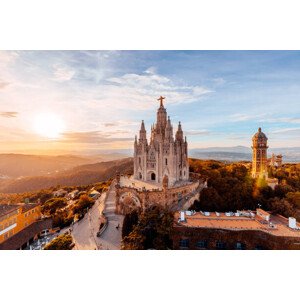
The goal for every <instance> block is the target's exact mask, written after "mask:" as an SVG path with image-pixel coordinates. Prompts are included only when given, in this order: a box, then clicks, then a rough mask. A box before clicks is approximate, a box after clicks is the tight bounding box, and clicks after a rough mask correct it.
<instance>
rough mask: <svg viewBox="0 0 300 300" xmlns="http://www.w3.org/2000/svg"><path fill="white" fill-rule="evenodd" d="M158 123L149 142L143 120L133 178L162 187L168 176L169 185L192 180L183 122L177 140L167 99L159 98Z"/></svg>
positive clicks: (135, 153) (136, 146) (135, 152)
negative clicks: (168, 113) (165, 104)
mask: <svg viewBox="0 0 300 300" xmlns="http://www.w3.org/2000/svg"><path fill="white" fill-rule="evenodd" d="M158 100H159V101H160V106H159V108H158V110H157V120H156V124H154V125H152V126H151V136H150V141H149V142H148V139H147V133H146V129H145V124H144V121H142V124H141V129H140V134H139V139H137V136H136V137H135V142H134V179H137V180H142V181H149V182H153V183H158V184H162V182H163V178H164V176H165V175H166V176H167V178H168V184H169V185H170V186H172V185H174V184H175V183H178V182H182V181H188V180H189V164H188V144H187V141H186V137H185V138H184V137H183V131H182V128H181V123H180V122H179V124H178V129H177V132H176V135H175V138H174V135H173V126H172V123H171V120H170V117H167V112H166V109H165V107H164V105H163V100H164V97H160V98H159V99H158Z"/></svg>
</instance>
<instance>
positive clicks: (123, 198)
mask: <svg viewBox="0 0 300 300" xmlns="http://www.w3.org/2000/svg"><path fill="white" fill-rule="evenodd" d="M119 199H120V200H119V203H120V206H121V212H122V214H127V213H129V212H131V211H132V210H134V209H137V210H140V209H142V204H141V201H140V199H139V197H138V196H137V195H136V194H135V193H132V192H124V193H123V194H121V195H120V198H119Z"/></svg>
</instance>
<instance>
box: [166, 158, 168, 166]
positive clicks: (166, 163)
mask: <svg viewBox="0 0 300 300" xmlns="http://www.w3.org/2000/svg"><path fill="white" fill-rule="evenodd" d="M167 165H168V159H167V158H166V166H167Z"/></svg>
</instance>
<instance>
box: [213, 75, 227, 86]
mask: <svg viewBox="0 0 300 300" xmlns="http://www.w3.org/2000/svg"><path fill="white" fill-rule="evenodd" d="M212 81H213V82H214V83H215V84H216V85H223V84H224V83H225V82H226V80H225V79H224V78H222V77H218V78H214V79H212Z"/></svg>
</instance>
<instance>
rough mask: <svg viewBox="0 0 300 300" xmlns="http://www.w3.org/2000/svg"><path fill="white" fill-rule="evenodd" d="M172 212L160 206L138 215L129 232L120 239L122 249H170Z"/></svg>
mask: <svg viewBox="0 0 300 300" xmlns="http://www.w3.org/2000/svg"><path fill="white" fill-rule="evenodd" d="M173 222H174V216H173V213H172V212H170V211H168V210H165V209H163V208H161V207H158V206H156V207H152V208H149V209H147V210H146V211H145V212H142V213H141V214H140V215H139V221H138V224H137V225H136V226H134V228H133V230H132V231H131V233H130V234H129V235H127V236H125V237H124V238H123V240H122V249H125V250H145V249H157V250H163V249H171V248H172V239H171V234H172V229H173Z"/></svg>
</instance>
